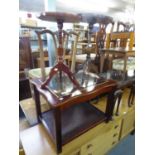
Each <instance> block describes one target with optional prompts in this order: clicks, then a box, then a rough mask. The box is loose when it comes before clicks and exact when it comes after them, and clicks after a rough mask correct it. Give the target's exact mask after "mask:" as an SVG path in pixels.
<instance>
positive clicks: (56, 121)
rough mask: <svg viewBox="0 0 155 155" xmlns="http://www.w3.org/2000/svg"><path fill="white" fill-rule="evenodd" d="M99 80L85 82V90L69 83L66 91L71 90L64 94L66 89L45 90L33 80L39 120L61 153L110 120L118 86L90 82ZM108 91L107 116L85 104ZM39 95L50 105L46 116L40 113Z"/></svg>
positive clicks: (45, 113)
mask: <svg viewBox="0 0 155 155" xmlns="http://www.w3.org/2000/svg"><path fill="white" fill-rule="evenodd" d="M77 76H78V78H79V80H81V79H82V78H81V76H82V74H81V75H77ZM79 80H78V81H79ZM96 80H97V79H96V78H94V77H93V78H92V79H89V81H85V82H84V83H83V87H84V86H85V87H84V88H82V89H81V88H80V89H77V88H76V89H75V88H74V87H73V86H70V85H71V83H70V82H69V81H68V82H67V81H66V83H65V86H66V88H65V90H67V88H68V90H70V91H69V92H68V91H67V92H66V91H64V88H63V86H60V88H61V89H62V90H61V89H60V88H59V86H57V88H56V86H55V85H52V84H51V85H48V87H47V86H46V87H45V88H44V89H42V88H41V85H42V82H41V81H40V79H34V80H32V81H31V82H32V84H33V86H34V91H35V103H36V108H37V116H38V121H39V122H40V121H41V122H42V123H43V124H44V125H45V127H46V129H47V131H48V133H49V135H50V137H51V138H52V139H53V141H54V143H55V144H56V147H57V151H58V152H59V153H60V152H61V151H62V145H64V144H66V143H68V142H70V141H71V140H73V139H74V138H75V137H77V136H79V135H81V134H83V133H84V132H86V131H87V130H89V129H90V128H93V127H94V126H96V125H97V124H99V123H100V122H102V121H106V120H109V119H111V117H112V110H113V107H114V102H113V101H114V96H113V95H114V94H113V91H114V89H115V87H116V84H115V82H112V81H106V82H101V83H99V84H95V85H94V84H93V85H92V84H91V83H92V82H93V81H94V82H95V81H96ZM97 81H98V80H97ZM53 82H54V83H53V84H56V83H55V81H53ZM94 82H93V83H94ZM98 82H99V81H98ZM60 84H61V83H60ZM50 87H51V88H50ZM70 87H71V88H70ZM60 90H61V91H60ZM108 92H109V95H108V96H109V97H108V103H107V108H106V112H105V113H101V112H100V111H98V110H97V109H95V108H94V107H93V106H91V105H90V104H89V103H86V102H87V101H89V100H91V99H93V98H95V97H97V96H98V95H100V94H103V93H108ZM39 94H41V95H43V96H44V97H45V99H46V100H47V101H48V103H49V105H50V106H51V110H49V111H47V112H44V113H42V112H41V110H40V100H39ZM90 114H91V115H90ZM71 115H72V117H71ZM88 115H90V117H87V116H88ZM61 116H62V117H61ZM77 117H78V119H77ZM81 120H82V121H81ZM53 125H54V126H53ZM53 127H54V128H53Z"/></svg>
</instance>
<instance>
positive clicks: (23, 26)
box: [20, 24, 46, 29]
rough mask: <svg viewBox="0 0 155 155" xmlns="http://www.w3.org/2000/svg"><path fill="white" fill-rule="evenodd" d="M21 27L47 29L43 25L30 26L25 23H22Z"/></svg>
mask: <svg viewBox="0 0 155 155" xmlns="http://www.w3.org/2000/svg"><path fill="white" fill-rule="evenodd" d="M20 27H21V28H29V29H46V27H42V26H28V25H24V24H21V25H20Z"/></svg>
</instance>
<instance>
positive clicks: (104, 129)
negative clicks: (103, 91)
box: [20, 89, 135, 155]
mask: <svg viewBox="0 0 155 155" xmlns="http://www.w3.org/2000/svg"><path fill="white" fill-rule="evenodd" d="M128 95H129V91H128V89H125V90H124V95H123V97H122V101H121V106H120V109H119V111H120V112H119V115H118V116H116V115H114V116H113V120H112V121H110V122H109V123H105V122H103V123H101V124H99V125H97V126H96V127H94V128H92V129H90V130H88V131H87V132H85V133H84V134H82V135H80V136H79V137H77V138H75V139H74V140H72V141H71V142H69V143H67V144H65V145H64V146H63V148H62V150H63V151H62V153H61V154H60V155H86V154H89V153H91V154H93V155H103V154H107V152H108V151H109V150H110V149H112V148H113V147H114V146H116V145H117V144H118V143H119V142H120V141H121V140H122V139H123V138H124V137H125V136H127V135H128V134H130V132H131V131H133V130H134V120H135V118H134V106H132V107H128V104H127V102H128V100H127V99H128ZM105 103H106V97H103V98H102V99H100V101H99V102H98V103H95V104H93V105H94V106H95V107H96V108H98V109H99V110H101V111H104V109H105V107H106V104H105ZM130 122H131V123H130ZM132 122H133V123H132ZM128 124H130V125H128ZM123 128H124V129H123ZM125 129H126V132H122V131H125ZM20 137H21V141H22V144H23V148H24V151H25V153H26V155H36V154H37V155H45V154H46V155H51V154H52V155H56V154H57V153H56V150H55V146H54V143H53V142H52V140H51V139H50V137H49V135H48V134H47V132H46V130H45V129H44V127H43V125H42V124H39V125H36V126H33V127H31V128H30V129H27V130H25V131H23V132H21V133H20ZM32 137H33V138H32ZM33 144H35V146H34V145H33Z"/></svg>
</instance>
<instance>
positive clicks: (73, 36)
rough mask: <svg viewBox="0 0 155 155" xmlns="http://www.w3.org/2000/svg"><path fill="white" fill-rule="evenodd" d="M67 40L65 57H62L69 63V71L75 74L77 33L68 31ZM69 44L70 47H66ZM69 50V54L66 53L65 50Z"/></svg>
mask: <svg viewBox="0 0 155 155" xmlns="http://www.w3.org/2000/svg"><path fill="white" fill-rule="evenodd" d="M67 37H68V39H67V43H66V45H67V47H66V52H65V53H66V55H65V56H64V58H65V60H66V61H67V62H69V65H70V68H71V71H72V72H73V73H74V72H75V64H76V53H77V42H78V38H79V33H76V32H74V31H70V32H69V33H68V36H67ZM69 42H70V47H68V45H69ZM68 49H69V53H67V50H68Z"/></svg>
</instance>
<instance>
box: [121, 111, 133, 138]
mask: <svg viewBox="0 0 155 155" xmlns="http://www.w3.org/2000/svg"><path fill="white" fill-rule="evenodd" d="M134 127H135V110H134V109H133V110H131V111H130V112H128V113H127V114H126V115H125V116H124V118H123V122H122V129H121V136H120V138H121V139H122V138H123V137H125V136H126V135H128V134H129V133H130V132H131V131H132V130H133V129H134Z"/></svg>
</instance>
